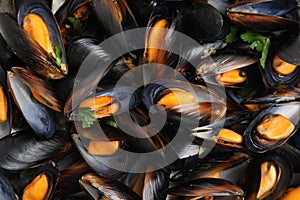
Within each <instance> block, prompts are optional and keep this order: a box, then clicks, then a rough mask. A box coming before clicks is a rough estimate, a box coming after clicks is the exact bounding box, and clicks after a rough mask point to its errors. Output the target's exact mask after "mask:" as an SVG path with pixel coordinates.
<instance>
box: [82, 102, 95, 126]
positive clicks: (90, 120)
mask: <svg viewBox="0 0 300 200" xmlns="http://www.w3.org/2000/svg"><path fill="white" fill-rule="evenodd" d="M77 121H81V122H82V125H81V126H82V128H89V127H91V126H92V125H93V124H94V122H95V121H96V118H95V116H94V112H93V111H92V109H91V108H90V107H84V108H79V109H78V114H77Z"/></svg>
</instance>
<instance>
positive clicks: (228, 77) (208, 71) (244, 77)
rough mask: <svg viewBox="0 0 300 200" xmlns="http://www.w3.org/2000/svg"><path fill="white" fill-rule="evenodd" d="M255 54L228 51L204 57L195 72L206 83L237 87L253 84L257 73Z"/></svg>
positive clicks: (255, 82)
mask: <svg viewBox="0 0 300 200" xmlns="http://www.w3.org/2000/svg"><path fill="white" fill-rule="evenodd" d="M257 61H258V58H257V56H255V55H251V53H249V52H236V51H228V52H221V53H218V54H215V55H212V56H210V57H207V58H204V59H203V60H202V61H200V63H199V64H198V66H197V70H196V74H197V75H198V76H200V77H201V78H202V79H204V80H205V82H206V83H210V84H214V85H222V86H225V87H232V88H239V87H247V86H251V85H252V86H253V85H256V84H258V83H259V81H255V80H256V79H257V74H256V73H255V66H254V65H253V64H254V63H256V62H257Z"/></svg>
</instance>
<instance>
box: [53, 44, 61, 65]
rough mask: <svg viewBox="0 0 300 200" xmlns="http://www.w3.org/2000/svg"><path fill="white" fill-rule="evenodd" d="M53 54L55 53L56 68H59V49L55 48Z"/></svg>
mask: <svg viewBox="0 0 300 200" xmlns="http://www.w3.org/2000/svg"><path fill="white" fill-rule="evenodd" d="M54 53H55V60H56V64H57V65H58V66H60V65H61V56H62V53H61V49H60V48H59V47H58V46H55V47H54Z"/></svg>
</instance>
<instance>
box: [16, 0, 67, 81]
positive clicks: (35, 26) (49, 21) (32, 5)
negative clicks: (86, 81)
mask: <svg viewBox="0 0 300 200" xmlns="http://www.w3.org/2000/svg"><path fill="white" fill-rule="evenodd" d="M18 24H19V25H20V26H22V27H23V29H24V30H25V31H26V32H27V33H29V34H30V35H31V36H32V37H33V39H34V40H35V41H36V42H37V43H38V44H39V45H40V46H41V47H42V48H43V49H44V50H45V51H46V52H47V53H48V54H49V55H51V56H52V57H53V58H54V60H55V61H56V65H57V67H58V68H59V69H60V70H61V71H62V73H63V74H65V75H66V74H67V73H68V66H67V59H66V53H65V49H64V46H63V43H62V39H61V35H60V31H59V28H58V24H57V22H56V19H55V17H54V16H53V14H52V12H51V10H50V9H49V8H48V7H47V6H46V5H45V4H43V2H41V1H36V0H28V1H25V2H24V3H23V4H22V5H21V6H20V9H19V11H18Z"/></svg>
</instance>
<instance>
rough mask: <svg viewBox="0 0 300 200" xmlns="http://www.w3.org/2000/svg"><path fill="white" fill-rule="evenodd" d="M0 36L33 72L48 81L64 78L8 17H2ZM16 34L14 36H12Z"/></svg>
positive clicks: (35, 44)
mask: <svg viewBox="0 0 300 200" xmlns="http://www.w3.org/2000/svg"><path fill="white" fill-rule="evenodd" d="M0 16H1V17H0V34H1V35H2V37H3V38H4V40H5V42H6V43H7V45H8V47H9V48H10V49H11V50H12V51H13V52H14V53H15V54H16V55H17V56H18V57H19V58H20V59H21V61H22V62H24V63H25V64H26V66H27V67H29V68H31V69H32V70H33V71H35V72H37V73H38V74H41V75H42V76H44V77H46V78H48V79H60V78H63V77H64V75H63V72H62V71H61V70H60V69H59V68H58V67H57V64H56V62H55V60H54V58H53V57H52V56H50V55H49V54H48V53H47V52H46V51H45V50H44V49H43V48H42V47H41V46H40V45H39V44H38V43H37V42H36V41H35V40H34V39H33V38H32V37H31V36H30V35H29V34H28V33H27V32H26V31H24V30H23V29H22V28H21V27H19V25H18V24H17V23H16V22H15V21H14V20H13V19H12V18H11V17H9V16H8V15H6V14H4V13H1V15H0ZM11 33H14V34H11Z"/></svg>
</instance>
